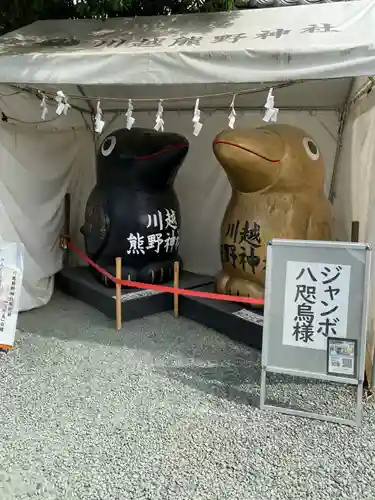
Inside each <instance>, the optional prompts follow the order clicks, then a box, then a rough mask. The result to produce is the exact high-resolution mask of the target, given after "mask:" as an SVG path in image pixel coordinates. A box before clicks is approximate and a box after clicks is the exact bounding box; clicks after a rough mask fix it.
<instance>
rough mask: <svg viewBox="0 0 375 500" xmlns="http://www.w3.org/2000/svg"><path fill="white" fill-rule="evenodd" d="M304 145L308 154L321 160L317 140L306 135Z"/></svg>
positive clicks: (311, 157) (313, 158) (312, 158)
mask: <svg viewBox="0 0 375 500" xmlns="http://www.w3.org/2000/svg"><path fill="white" fill-rule="evenodd" d="M303 147H304V148H305V151H306V154H307V156H308V157H309V158H310V159H311V160H314V161H316V160H319V158H320V152H319V148H318V146H317V144H316V142H315V141H313V140H312V139H311V138H310V137H304V139H303Z"/></svg>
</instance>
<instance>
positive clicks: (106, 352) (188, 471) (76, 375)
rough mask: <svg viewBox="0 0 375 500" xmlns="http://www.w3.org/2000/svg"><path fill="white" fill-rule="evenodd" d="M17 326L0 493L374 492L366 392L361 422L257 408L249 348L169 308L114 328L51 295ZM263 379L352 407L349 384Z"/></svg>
mask: <svg viewBox="0 0 375 500" xmlns="http://www.w3.org/2000/svg"><path fill="white" fill-rule="evenodd" d="M19 327H20V329H21V330H22V332H21V333H20V334H19V336H18V340H17V344H16V346H15V350H14V351H13V352H12V353H11V354H9V355H7V356H6V357H5V358H2V359H1V360H0V380H1V384H0V401H1V405H0V423H1V427H0V430H1V437H2V443H1V447H0V499H1V500H26V499H43V500H99V499H103V500H117V499H118V500H132V499H137V500H177V499H178V500H180V499H181V500H182V499H183V500H224V499H230V500H237V499H238V500H276V499H280V500H289V499H290V500H302V499H314V500H315V499H316V500H325V499H329V500H336V499H337V500H338V499H340V500H341V499H344V498H348V499H358V500H367V499H368V500H370V499H371V500H374V498H375V482H374V479H373V476H374V471H375V440H374V432H375V408H374V407H373V405H372V404H370V403H367V404H366V408H365V419H364V425H363V428H362V429H352V428H349V427H344V426H338V425H335V424H329V423H322V422H317V421H311V420H308V419H300V418H295V417H286V416H283V415H280V414H273V413H268V412H261V411H260V410H259V409H258V408H257V404H258V398H259V368H260V358H259V354H258V353H257V352H255V351H253V350H251V349H247V348H245V347H244V346H240V345H237V344H234V343H232V342H230V341H229V340H227V339H226V338H225V337H223V336H220V335H218V334H216V333H215V332H213V331H211V330H207V329H205V328H203V327H201V326H199V325H197V324H195V323H193V322H191V321H188V320H185V319H179V320H175V319H174V318H173V317H172V316H171V315H169V314H162V315H159V316H153V317H149V318H146V319H145V320H142V321H135V322H132V323H129V324H127V325H126V326H124V328H123V330H122V331H121V332H120V333H117V332H115V331H114V330H113V322H110V321H109V320H108V319H106V318H104V317H103V316H102V315H101V314H99V313H97V312H96V311H94V310H93V309H91V308H89V307H87V306H85V305H83V304H82V303H80V302H77V301H74V300H72V299H69V298H68V297H65V296H63V295H61V294H58V293H57V294H56V295H55V296H54V298H53V300H52V302H51V303H50V304H49V305H48V306H46V307H45V308H43V309H39V310H36V311H33V312H29V313H23V314H22V315H21V317H20V321H19ZM26 332H32V333H26ZM270 383H271V391H270V392H271V397H272V398H275V399H278V400H283V401H287V400H288V401H292V402H293V404H297V403H300V402H302V401H304V402H305V405H306V404H310V405H312V407H315V408H317V407H318V406H319V407H321V408H323V409H325V411H328V410H332V408H333V406H335V408H336V411H338V412H341V413H344V412H347V409H348V408H349V407H350V406H351V407H353V405H354V397H353V393H352V391H351V389H349V388H339V389H338V390H337V388H332V387H331V386H328V387H327V386H326V385H323V384H306V383H304V384H303V383H301V381H298V382H293V381H292V382H289V383H285V382H283V383H282V382H281V380H280V379H274V380H273V379H272V380H270ZM328 398H330V403H327V402H324V401H327V400H328ZM332 399H334V403H332ZM324 407H325V408H324Z"/></svg>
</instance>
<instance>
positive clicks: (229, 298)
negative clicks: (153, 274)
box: [68, 241, 264, 306]
mask: <svg viewBox="0 0 375 500" xmlns="http://www.w3.org/2000/svg"><path fill="white" fill-rule="evenodd" d="M68 247H69V248H70V249H71V250H73V252H75V253H76V254H77V255H78V257H80V258H81V259H82V260H83V261H85V262H86V263H87V264H90V266H92V267H94V268H95V269H96V270H97V271H99V272H100V273H101V274H103V275H104V276H106V277H107V278H108V279H110V280H111V281H113V283H115V284H117V285H118V284H120V285H122V286H127V287H130V288H140V289H143V290H156V291H158V292H164V293H173V294H178V295H185V296H189V297H201V298H202V299H215V300H227V301H230V302H241V303H244V304H250V305H257V306H263V305H264V300H263V299H252V298H249V297H238V296H236V295H224V294H221V293H210V292H198V291H196V290H185V289H184V288H174V287H173V286H165V285H151V284H149V283H139V282H138V281H130V280H117V279H116V278H115V276H112V274H110V273H108V272H107V271H106V270H105V269H103V268H102V267H100V266H98V265H97V264H95V262H94V261H93V260H91V259H90V258H89V257H87V255H85V254H84V253H83V252H81V250H79V249H78V248H77V247H76V246H75V245H74V244H73V243H72V242H71V241H69V242H68Z"/></svg>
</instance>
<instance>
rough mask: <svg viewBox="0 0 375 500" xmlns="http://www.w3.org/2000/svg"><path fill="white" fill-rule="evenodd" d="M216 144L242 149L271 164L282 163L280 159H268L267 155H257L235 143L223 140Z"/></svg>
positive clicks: (215, 142)
mask: <svg viewBox="0 0 375 500" xmlns="http://www.w3.org/2000/svg"><path fill="white" fill-rule="evenodd" d="M214 144H224V145H226V146H232V147H234V148H238V149H242V150H243V151H246V152H247V153H250V154H252V155H254V156H257V157H258V158H262V160H266V161H269V162H270V163H280V161H281V160H279V159H276V160H275V159H272V158H268V157H267V156H265V155H262V154H260V153H257V152H255V151H253V150H251V149H249V148H246V147H245V146H241V145H240V144H236V143H235V142H230V141H221V140H217V141H216V140H215V141H214Z"/></svg>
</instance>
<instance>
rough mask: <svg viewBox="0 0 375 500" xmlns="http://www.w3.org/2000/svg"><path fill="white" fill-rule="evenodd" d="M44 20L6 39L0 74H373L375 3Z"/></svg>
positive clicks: (193, 77) (141, 79)
mask: <svg viewBox="0 0 375 500" xmlns="http://www.w3.org/2000/svg"><path fill="white" fill-rule="evenodd" d="M290 9H291V8H287V10H285V7H283V8H274V9H271V10H266V9H260V10H257V11H231V12H224V13H214V14H191V15H179V16H164V17H154V18H147V17H146V18H143V17H142V18H141V17H139V18H135V19H111V20H106V21H101V20H64V21H40V22H36V23H34V24H32V25H30V26H28V27H26V28H23V29H21V30H19V31H17V32H14V33H11V34H9V35H7V36H5V37H3V38H2V39H0V55H1V65H0V82H4V83H5V82H6V83H16V82H17V83H28V84H40V83H46V84H52V85H55V84H58V85H61V84H80V85H87V84H93V85H98V84H100V85H102V84H107V85H108V84H110V85H113V84H126V85H150V84H151V85H175V84H180V85H186V84H212V83H242V82H274V81H279V80H285V79H288V80H296V79H311V78H314V79H320V78H325V79H326V78H339V77H340V78H341V77H347V76H364V75H368V76H371V75H373V74H375V44H374V26H375V3H374V2H373V1H372V0H366V1H365V2H345V3H329V4H319V5H306V6H300V7H298V8H293V9H292V10H290Z"/></svg>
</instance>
